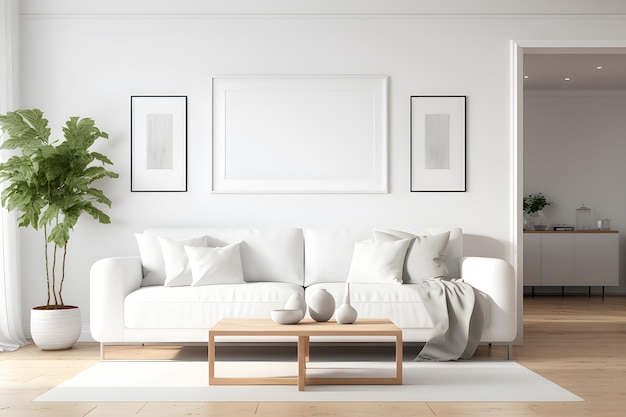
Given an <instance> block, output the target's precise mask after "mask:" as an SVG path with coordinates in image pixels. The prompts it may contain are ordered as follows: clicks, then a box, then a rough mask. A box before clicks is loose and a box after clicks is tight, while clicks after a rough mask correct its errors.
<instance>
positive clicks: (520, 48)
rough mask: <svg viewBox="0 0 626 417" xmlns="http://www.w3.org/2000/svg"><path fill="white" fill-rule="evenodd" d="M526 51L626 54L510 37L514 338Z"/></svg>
mask: <svg viewBox="0 0 626 417" xmlns="http://www.w3.org/2000/svg"><path fill="white" fill-rule="evenodd" d="M529 50H534V51H535V52H537V51H541V53H544V54H550V53H553V54H557V53H578V54H583V53H586V54H588V53H608V54H615V53H621V54H626V40H512V41H511V55H510V58H511V61H510V62H511V65H510V68H511V123H510V126H511V144H512V145H511V162H512V163H511V167H512V171H513V172H512V187H511V207H513V210H511V216H512V218H511V225H512V230H511V236H512V238H511V240H512V242H513V245H512V253H511V260H512V264H513V267H514V268H515V271H516V272H517V273H516V276H517V338H516V340H515V344H522V343H523V336H524V305H523V304H524V303H523V301H524V245H523V239H524V232H523V213H522V207H523V205H522V201H523V198H524V195H523V192H524V105H523V103H524V73H523V71H524V54H525V53H527V52H528V51H529Z"/></svg>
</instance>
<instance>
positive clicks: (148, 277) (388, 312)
mask: <svg viewBox="0 0 626 417" xmlns="http://www.w3.org/2000/svg"><path fill="white" fill-rule="evenodd" d="M402 231H404V232H408V233H411V234H414V235H417V236H439V235H440V234H441V233H448V232H449V236H450V237H449V240H448V243H447V248H446V249H447V251H446V256H445V259H444V261H445V268H447V270H448V272H449V276H450V277H462V278H463V280H464V281H465V282H467V283H469V284H470V285H472V286H473V287H474V288H475V289H476V290H477V294H478V297H477V298H478V300H479V302H480V304H481V307H482V310H483V313H484V329H483V333H482V338H481V342H483V343H494V344H507V345H509V353H510V351H511V345H512V342H513V340H514V339H515V337H516V332H517V327H516V326H517V319H516V312H517V308H516V296H515V288H516V286H515V277H514V272H513V269H512V267H511V266H510V265H509V264H508V263H507V262H505V261H503V260H501V259H495V258H481V257H463V235H462V231H461V229H459V228H436V229H427V230H424V229H415V228H413V229H412V228H406V229H402ZM372 234H373V230H372V229H367V230H331V229H296V228H284V229H281V228H276V229H256V228H201V227H200V228H192V229H190V228H181V229H148V230H146V231H144V233H143V234H141V235H138V236H137V238H138V239H143V242H144V247H143V248H142V247H141V246H140V252H141V256H129V257H116V258H105V259H101V260H99V261H97V262H96V263H95V264H94V265H93V266H92V268H91V289H90V293H91V315H90V326H91V334H92V336H93V338H94V339H95V340H96V341H99V342H100V343H101V347H102V349H104V346H105V345H106V344H134V343H180V344H191V343H203V342H207V340H208V332H207V330H208V329H209V328H210V327H211V326H212V325H213V324H215V323H216V322H217V321H218V320H220V319H222V318H226V317H244V318H245V317H267V318H269V317H270V312H271V310H273V309H278V308H283V307H284V305H285V302H286V301H287V299H288V298H289V297H290V296H291V295H292V294H293V293H296V292H299V293H301V294H302V295H303V296H304V297H305V300H306V299H307V298H308V297H309V296H310V294H311V292H312V291H314V290H315V289H317V288H325V289H327V290H328V291H329V292H330V293H331V294H332V295H333V296H334V298H335V300H336V303H337V306H339V305H340V304H341V302H342V299H343V292H344V289H345V282H346V279H347V277H348V276H349V274H350V270H351V267H352V258H353V254H354V250H355V244H357V242H363V241H366V240H368V239H372ZM192 237H201V238H202V240H203V241H202V242H201V243H200V244H198V245H199V246H208V247H225V246H226V245H233V244H237V243H239V245H237V246H238V249H239V251H238V252H239V256H240V262H241V272H242V275H243V279H244V281H245V282H241V283H221V284H213V285H198V286H191V285H180V286H165V285H163V284H162V282H161V281H162V277H161V278H158V277H157V278H156V279H155V278H154V276H153V275H154V273H155V271H152V270H150V269H149V268H147V267H146V265H145V264H147V263H148V261H150V262H151V263H152V264H153V263H154V260H149V259H148V258H149V257H148V255H147V254H146V253H145V252H146V247H145V242H146V240H147V241H149V242H151V243H150V245H152V246H153V247H152V250H154V251H155V252H154V253H153V254H152V255H155V254H156V252H158V249H159V246H158V242H160V241H161V240H166V241H168V242H172V241H177V240H178V241H180V240H181V239H189V238H192ZM162 238H165V239H162ZM138 242H140V241H138ZM188 242H189V241H188V240H186V241H185V240H183V243H188ZM194 245H196V244H195V243H194ZM158 255H161V256H165V255H163V254H161V253H159V254H157V255H155V256H158ZM190 256H191V255H190ZM165 257H166V258H167V256H165ZM407 257H408V255H407ZM142 259H143V260H144V265H143V267H142ZM170 260H171V257H170V258H167V261H170ZM157 263H158V262H157ZM166 263H167V262H166ZM152 264H151V265H150V267H151V268H153V269H154V268H155V267H154V265H152ZM157 266H158V265H157ZM161 273H162V271H161ZM404 274H406V271H404ZM159 279H161V281H159ZM403 279H404V281H406V280H407V279H406V277H403ZM218 281H219V280H218ZM150 284H157V285H150ZM417 286H418V284H413V283H401V284H399V283H397V282H388V283H387V282H383V283H380V282H379V283H373V282H367V283H365V282H351V284H350V296H351V304H352V305H353V306H354V307H355V308H356V310H357V312H358V317H361V318H389V319H391V320H392V321H393V322H394V323H395V324H396V325H398V326H399V327H400V328H402V331H403V340H404V341H405V342H425V341H427V340H428V338H429V336H430V334H431V332H432V328H433V323H432V322H431V319H430V317H429V315H428V314H427V312H426V310H425V308H424V305H423V303H422V301H421V299H420V296H419V294H418V292H417V290H416V287H417ZM357 320H358V319H357ZM283 340H284V339H283ZM349 340H354V339H349ZM268 341H271V340H268ZM320 341H340V340H336V339H332V340H328V339H320Z"/></svg>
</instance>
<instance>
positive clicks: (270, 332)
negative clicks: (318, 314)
mask: <svg viewBox="0 0 626 417" xmlns="http://www.w3.org/2000/svg"><path fill="white" fill-rule="evenodd" d="M209 332H210V333H212V334H213V335H215V336H218V335H219V336H236V335H248V336H336V335H344V336H372V335H375V336H398V335H401V334H402V330H401V329H400V328H399V327H398V326H396V325H395V324H393V322H392V321H391V320H389V319H357V320H356V321H355V322H354V323H352V324H339V323H337V322H336V321H334V320H331V321H327V322H316V321H314V320H312V319H308V318H305V319H303V320H302V321H300V322H299V323H298V324H278V323H275V322H274V321H273V320H271V319H253V318H234V319H222V320H220V321H219V322H217V323H216V324H215V325H214V326H213V327H211V329H210V330H209Z"/></svg>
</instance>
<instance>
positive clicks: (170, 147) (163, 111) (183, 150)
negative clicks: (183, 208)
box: [130, 96, 187, 192]
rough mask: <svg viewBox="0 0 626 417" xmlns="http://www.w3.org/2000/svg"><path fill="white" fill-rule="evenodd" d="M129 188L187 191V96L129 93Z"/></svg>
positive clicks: (135, 190) (147, 190)
mask: <svg viewBox="0 0 626 417" xmlns="http://www.w3.org/2000/svg"><path fill="white" fill-rule="evenodd" d="M130 125H131V129H130V142H131V147H130V148H131V149H130V159H131V161H130V168H131V169H130V178H131V180H130V183H131V184H130V189H131V191H132V192H186V191H187V96H131V97H130Z"/></svg>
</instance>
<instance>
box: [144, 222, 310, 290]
mask: <svg viewBox="0 0 626 417" xmlns="http://www.w3.org/2000/svg"><path fill="white" fill-rule="evenodd" d="M144 235H152V236H155V237H156V236H161V237H164V238H167V239H186V238H189V237H201V236H206V238H207V243H208V246H209V247H224V246H226V245H229V244H232V243H237V242H241V244H240V246H239V249H240V254H241V267H242V270H243V277H244V280H245V281H246V282H262V281H269V282H288V283H293V284H297V285H303V284H304V239H303V233H302V229H296V228H272V229H261V228H203V227H194V228H176V229H169V228H168V229H161V228H153V229H146V230H145V231H144Z"/></svg>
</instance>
